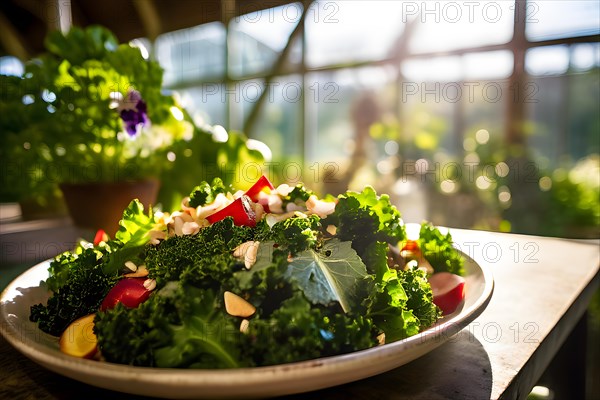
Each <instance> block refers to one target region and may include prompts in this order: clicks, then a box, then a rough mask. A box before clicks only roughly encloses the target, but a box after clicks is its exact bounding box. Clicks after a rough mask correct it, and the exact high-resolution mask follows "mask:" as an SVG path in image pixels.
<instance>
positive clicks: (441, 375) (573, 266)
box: [0, 230, 600, 400]
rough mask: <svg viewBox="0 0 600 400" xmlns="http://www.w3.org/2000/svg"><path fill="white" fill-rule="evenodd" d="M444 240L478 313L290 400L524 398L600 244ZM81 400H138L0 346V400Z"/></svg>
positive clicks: (492, 237) (562, 336) (499, 237)
mask: <svg viewBox="0 0 600 400" xmlns="http://www.w3.org/2000/svg"><path fill="white" fill-rule="evenodd" d="M452 232H453V236H454V238H455V241H456V243H457V244H458V245H459V247H460V248H461V250H463V251H464V252H465V253H467V254H468V255H470V256H471V257H472V258H473V259H474V260H476V261H477V262H478V263H479V264H480V265H482V266H486V267H489V268H491V269H492V271H493V274H494V279H495V283H496V286H495V290H494V294H493V296H492V300H491V302H490V303H489V305H488V307H487V309H486V310H485V311H484V312H483V314H482V315H481V316H480V317H479V318H477V319H476V320H475V321H474V322H473V323H471V324H470V325H469V326H468V327H467V328H465V329H464V330H462V331H461V332H459V333H458V334H457V335H456V336H455V337H454V338H452V339H451V340H450V341H449V342H447V343H445V344H444V345H442V346H440V347H439V348H437V349H436V350H434V351H432V352H430V353H429V354H427V355H425V356H424V357H422V358H420V359H418V360H416V361H413V362H411V363H409V364H407V365H405V366H403V367H400V368H397V369H395V370H393V371H390V372H388V373H385V374H382V375H378V376H376V377H372V378H369V379H365V380H362V381H358V382H354V383H350V384H346V385H342V386H337V387H334V388H330V389H326V390H321V391H318V392H312V393H306V394H302V395H297V396H291V397H290V398H298V399H305V398H313V399H349V398H359V399H377V400H382V399H427V400H434V399H477V400H481V399H487V398H492V399H496V398H508V399H513V398H525V397H526V396H527V394H528V393H529V392H530V391H531V389H532V387H533V386H534V385H535V384H536V382H538V380H539V378H540V376H542V373H543V372H544V371H545V370H546V369H547V367H548V365H549V364H550V361H551V360H552V359H553V358H554V356H555V355H556V354H557V352H558V351H559V348H560V347H561V345H562V344H563V343H564V342H565V341H566V340H567V338H568V337H569V335H570V334H571V333H572V332H573V330H574V328H575V327H576V326H577V324H578V322H579V321H580V320H581V318H582V316H583V315H584V313H585V311H586V309H587V307H588V304H589V302H590V299H591V297H592V295H593V294H594V292H595V291H596V290H597V289H598V287H599V283H600V275H599V272H598V271H599V267H600V246H599V242H598V241H592V242H578V241H572V240H563V239H554V238H542V237H535V236H524V235H514V234H499V233H488V232H479V231H465V230H453V231H452ZM579 331H580V330H579ZM569 341H574V342H576V343H577V341H580V339H579V338H578V337H575V338H572V339H570V340H569ZM580 344H581V343H580ZM583 363H584V360H583V357H579V358H578V359H577V360H576V363H573V364H569V366H568V372H567V373H566V374H565V375H566V376H567V377H569V376H573V375H574V376H575V378H574V379H575V383H576V384H575V385H574V386H573V387H571V388H569V390H570V391H571V392H570V393H571V394H573V393H583V388H582V387H581V385H582V382H583V375H582V374H583V371H584V369H583ZM597 394H598V393H596V395H597ZM82 398H104V399H106V398H111V399H130V400H131V399H136V398H138V397H136V396H132V395H128V394H121V393H114V392H109V391H106V390H102V389H98V388H95V387H92V386H88V385H85V384H82V383H78V382H76V381H73V380H70V379H68V378H64V377H62V376H59V375H56V374H54V373H52V372H49V371H47V370H45V369H43V368H41V367H39V366H37V365H36V364H34V363H33V362H31V361H29V360H28V359H26V358H25V357H23V356H21V355H20V353H18V352H17V351H15V350H14V349H12V347H10V346H9V345H8V344H7V342H6V341H5V340H4V339H3V338H0V399H11V400H12V399H82ZM570 398H580V396H577V395H575V396H574V397H570Z"/></svg>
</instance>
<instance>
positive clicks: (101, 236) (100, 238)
mask: <svg viewBox="0 0 600 400" xmlns="http://www.w3.org/2000/svg"><path fill="white" fill-rule="evenodd" d="M107 240H108V235H107V234H106V232H104V229H98V231H97V232H96V236H94V246H98V245H99V244H100V242H106V241H107Z"/></svg>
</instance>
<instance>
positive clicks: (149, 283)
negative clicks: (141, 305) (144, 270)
mask: <svg viewBox="0 0 600 400" xmlns="http://www.w3.org/2000/svg"><path fill="white" fill-rule="evenodd" d="M144 287H145V288H146V290H154V289H155V288H156V281H155V280H154V279H146V280H145V281H144Z"/></svg>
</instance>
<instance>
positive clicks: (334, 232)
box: [326, 225, 337, 236]
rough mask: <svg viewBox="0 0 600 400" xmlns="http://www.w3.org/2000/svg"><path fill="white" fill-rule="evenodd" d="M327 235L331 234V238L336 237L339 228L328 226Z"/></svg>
mask: <svg viewBox="0 0 600 400" xmlns="http://www.w3.org/2000/svg"><path fill="white" fill-rule="evenodd" d="M326 230H327V233H329V234H330V235H331V236H335V235H336V233H337V226H335V225H327V229H326Z"/></svg>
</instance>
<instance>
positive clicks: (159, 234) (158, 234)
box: [148, 231, 167, 245]
mask: <svg viewBox="0 0 600 400" xmlns="http://www.w3.org/2000/svg"><path fill="white" fill-rule="evenodd" d="M148 236H150V244H154V245H157V244H159V243H160V241H161V240H164V239H166V238H167V233H166V232H165V231H150V232H149V233H148Z"/></svg>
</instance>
